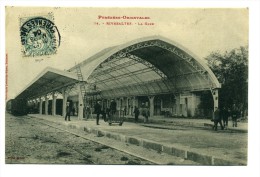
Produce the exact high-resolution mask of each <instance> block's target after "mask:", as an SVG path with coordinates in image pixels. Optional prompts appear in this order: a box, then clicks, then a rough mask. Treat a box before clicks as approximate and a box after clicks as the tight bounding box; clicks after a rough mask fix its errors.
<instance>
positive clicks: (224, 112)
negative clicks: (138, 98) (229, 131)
mask: <svg viewBox="0 0 260 177" xmlns="http://www.w3.org/2000/svg"><path fill="white" fill-rule="evenodd" d="M221 116H222V118H223V126H224V128H227V126H228V117H229V112H228V110H227V109H226V107H224V108H223V110H222V113H221Z"/></svg>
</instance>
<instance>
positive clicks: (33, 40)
mask: <svg viewBox="0 0 260 177" xmlns="http://www.w3.org/2000/svg"><path fill="white" fill-rule="evenodd" d="M53 21H54V18H53V15H52V14H48V15H46V16H35V17H25V18H20V37H21V44H22V54H23V57H35V56H43V55H53V54H56V52H57V48H58V47H59V46H60V38H61V37H60V33H59V30H58V28H57V26H56V25H55V24H54V22H53Z"/></svg>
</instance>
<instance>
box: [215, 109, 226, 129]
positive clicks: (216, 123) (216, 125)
mask: <svg viewBox="0 0 260 177" xmlns="http://www.w3.org/2000/svg"><path fill="white" fill-rule="evenodd" d="M215 109H216V110H215V112H214V117H213V120H214V126H213V128H214V130H216V131H217V130H218V123H219V124H220V126H221V129H222V130H224V127H223V125H222V121H221V115H220V111H219V108H218V107H216V108H215Z"/></svg>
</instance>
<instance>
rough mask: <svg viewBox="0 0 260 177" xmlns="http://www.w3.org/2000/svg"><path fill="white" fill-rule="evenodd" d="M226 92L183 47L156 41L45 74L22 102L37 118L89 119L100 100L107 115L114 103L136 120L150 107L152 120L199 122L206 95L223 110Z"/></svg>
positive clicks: (121, 48) (118, 48)
mask: <svg viewBox="0 0 260 177" xmlns="http://www.w3.org/2000/svg"><path fill="white" fill-rule="evenodd" d="M220 87H221V85H220V83H219V82H218V80H217V78H216V77H215V75H214V74H213V73H212V71H211V70H210V69H209V67H208V66H207V65H206V64H205V63H204V61H202V60H200V59H199V58H198V57H197V56H196V55H194V54H193V53H192V52H190V51H189V50H188V49H186V48H184V47H183V46H181V45H180V44H178V43H176V42H174V41H171V40H169V39H166V38H164V37H161V36H151V37H145V38H141V39H137V40H134V41H130V42H127V43H125V44H122V45H119V46H112V47H109V48H106V49H104V50H102V51H100V52H99V53H97V54H96V55H94V56H92V57H90V58H87V59H86V60H84V61H83V62H81V63H79V64H77V65H75V66H73V67H72V68H70V69H69V70H68V71H60V70H57V69H54V68H50V67H48V68H46V69H45V70H44V71H43V72H42V73H40V74H39V75H38V76H37V77H36V78H35V79H34V80H33V81H32V82H31V83H30V84H29V85H28V86H27V87H26V88H25V89H24V90H23V91H22V92H21V93H20V94H19V95H18V96H17V98H23V99H27V100H28V105H29V106H30V107H31V108H32V110H31V111H32V112H37V113H39V114H49V115H65V111H66V103H67V102H70V103H71V104H70V105H71V106H72V114H74V115H75V116H78V117H79V118H83V117H84V112H85V108H86V106H89V107H90V108H91V110H92V112H94V110H93V107H94V104H95V102H96V101H97V100H99V101H101V104H102V109H103V110H106V108H109V106H110V102H111V100H115V101H116V102H117V110H118V111H124V114H125V115H133V109H134V107H135V106H137V107H140V106H141V105H142V104H145V105H146V106H147V107H149V109H150V116H161V115H164V116H176V117H195V116H197V115H198V114H199V113H198V112H199V105H200V102H201V94H202V92H205V91H208V92H210V93H211V95H212V97H211V98H209V99H212V101H213V103H214V107H212V110H213V109H214V108H215V107H218V89H219V88H220Z"/></svg>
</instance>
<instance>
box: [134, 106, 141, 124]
mask: <svg viewBox="0 0 260 177" xmlns="http://www.w3.org/2000/svg"><path fill="white" fill-rule="evenodd" d="M139 114H140V111H139V109H138V107H137V106H135V108H134V115H135V123H137V122H138V116H139Z"/></svg>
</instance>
